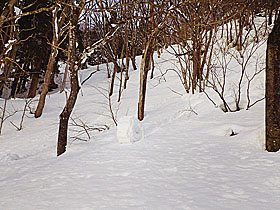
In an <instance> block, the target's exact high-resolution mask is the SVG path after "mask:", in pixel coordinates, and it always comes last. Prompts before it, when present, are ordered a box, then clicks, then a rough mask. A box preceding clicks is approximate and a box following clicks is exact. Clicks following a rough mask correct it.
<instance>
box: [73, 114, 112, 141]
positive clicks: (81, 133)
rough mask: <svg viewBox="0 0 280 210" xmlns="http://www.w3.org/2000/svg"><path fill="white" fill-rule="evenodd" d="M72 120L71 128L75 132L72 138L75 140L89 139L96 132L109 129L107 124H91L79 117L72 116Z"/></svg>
mask: <svg viewBox="0 0 280 210" xmlns="http://www.w3.org/2000/svg"><path fill="white" fill-rule="evenodd" d="M70 120H71V122H70V123H69V130H70V131H72V133H73V134H74V135H73V136H71V137H70V139H71V140H73V141H77V140H79V141H89V140H90V139H91V138H92V136H93V134H94V133H96V132H102V131H106V130H109V126H107V125H98V126H97V125H90V124H89V123H86V122H84V121H83V120H81V119H79V118H76V119H74V118H72V117H71V118H70Z"/></svg>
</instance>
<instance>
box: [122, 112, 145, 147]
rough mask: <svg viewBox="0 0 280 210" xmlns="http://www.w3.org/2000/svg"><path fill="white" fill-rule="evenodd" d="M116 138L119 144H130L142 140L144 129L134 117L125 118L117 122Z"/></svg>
mask: <svg viewBox="0 0 280 210" xmlns="http://www.w3.org/2000/svg"><path fill="white" fill-rule="evenodd" d="M117 137H118V140H119V143H120V144H132V143H134V142H136V141H141V140H142V139H143V138H144V128H143V126H142V124H141V122H139V121H138V120H137V119H136V118H135V117H133V116H125V117H122V118H121V119H120V120H119V121H118V126H117Z"/></svg>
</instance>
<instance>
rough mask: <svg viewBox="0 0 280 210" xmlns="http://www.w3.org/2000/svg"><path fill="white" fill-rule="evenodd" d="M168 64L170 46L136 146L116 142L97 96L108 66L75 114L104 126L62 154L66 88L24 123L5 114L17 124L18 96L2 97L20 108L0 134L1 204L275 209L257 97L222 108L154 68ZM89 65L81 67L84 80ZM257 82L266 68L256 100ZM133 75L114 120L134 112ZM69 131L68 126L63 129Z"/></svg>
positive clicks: (279, 182) (274, 167)
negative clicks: (236, 107)
mask: <svg viewBox="0 0 280 210" xmlns="http://www.w3.org/2000/svg"><path fill="white" fill-rule="evenodd" d="M264 47H265V46H264ZM264 50H265V49H264V48H263V49H262V52H264ZM174 64H175V65H176V62H175V61H174V60H172V58H171V57H170V56H169V55H168V54H167V53H163V54H162V57H161V58H160V59H156V75H155V78H154V79H153V80H149V83H148V90H147V103H146V115H145V119H144V121H143V122H141V124H142V126H143V127H144V133H145V134H144V139H143V140H141V141H137V142H135V143H134V144H119V143H118V138H117V127H115V126H114V123H113V121H112V119H111V117H110V112H109V111H108V105H107V103H108V100H107V99H106V98H105V97H104V95H102V94H101V93H104V94H105V95H106V94H107V87H108V80H107V79H106V71H105V67H106V66H105V65H104V66H101V67H100V68H101V69H104V71H100V72H97V73H96V74H94V75H93V76H92V77H91V79H90V80H88V81H87V82H86V83H85V84H84V85H83V87H82V91H81V92H80V95H79V98H78V101H77V105H76V107H75V110H74V113H73V118H74V119H75V121H76V122H80V124H81V121H82V122H84V123H85V124H86V125H88V126H91V127H98V128H106V126H109V127H110V129H109V130H105V131H103V132H96V131H91V133H90V135H91V139H90V141H77V140H76V141H73V139H70V140H69V144H68V148H67V152H66V153H65V154H63V155H62V156H60V157H56V140H57V132H58V122H59V117H58V116H59V113H60V112H61V111H62V109H63V107H64V104H65V94H64V93H62V94H59V93H55V94H51V95H50V96H49V97H48V98H47V103H46V108H45V110H44V113H43V116H42V117H41V118H39V119H34V118H33V116H32V114H30V113H29V110H28V111H27V113H26V117H25V118H24V122H23V129H22V130H21V131H17V130H16V128H15V127H14V126H13V125H12V124H11V123H10V122H9V121H11V122H13V123H14V124H15V125H19V123H20V120H21V114H22V111H21V109H22V107H23V106H24V104H25V100H23V99H17V100H11V101H8V108H9V112H10V113H12V112H13V111H15V110H17V111H18V112H17V113H16V114H15V115H13V116H11V117H10V118H8V119H7V120H6V121H5V123H4V128H3V132H2V136H1V137H0V189H1V190H0V209H1V210H2V209H3V210H12V209H14V210H39V209H46V210H48V209H50V210H52V209H53V210H56V209H65V210H89V209H97V210H99V209H108V210H118V209H120V210H122V209H149V210H150V209H151V210H157V209H158V210H163V209H167V210H168V209H170V210H171V209H172V210H173V209H191V210H193V209H194V210H195V209H203V210H204V209H233V210H236V209H244V210H250V209H252V210H253V209H254V210H255V209H264V210H267V209H280V175H279V174H280V165H279V162H280V153H279V152H278V153H268V152H266V151H265V150H264V101H261V102H259V103H257V104H256V105H254V106H253V107H252V108H250V109H249V110H245V109H243V110H241V111H239V112H234V113H224V112H222V111H221V109H220V108H217V107H215V106H214V105H213V104H212V103H211V102H210V101H209V99H207V97H206V95H205V94H203V93H196V94H195V95H191V94H186V93H185V91H184V89H183V86H182V85H181V84H180V81H179V79H178V76H177V75H176V74H175V73H174V72H173V71H168V73H167V74H165V75H164V76H161V73H160V71H159V70H161V71H162V72H165V70H166V69H170V68H172V66H173V65H174ZM95 70H96V69H95V67H90V68H89V69H88V70H84V71H81V80H83V79H85V78H86V77H87V75H89V74H90V73H91V72H93V71H95ZM263 80H264V74H263V73H262V74H259V76H258V77H257V78H256V79H255V80H254V81H255V82H256V84H255V85H252V88H251V97H252V98H253V99H255V98H256V99H257V98H261V97H262V96H263V95H260V92H261V93H262V94H263V89H262V90H261V91H260V86H261V85H263V83H264V82H263ZM138 83H139V71H132V72H131V74H130V80H129V82H128V88H127V90H125V91H123V95H122V100H121V104H118V103H116V100H117V91H118V90H117V87H118V86H116V89H115V94H114V96H113V98H112V108H113V112H114V113H116V112H117V111H118V113H117V114H118V115H117V119H121V118H122V117H124V116H136V113H137V96H138V88H139V87H138ZM209 94H210V95H211V94H212V95H211V96H212V97H213V98H215V96H214V93H212V92H211V91H210V92H209ZM245 98H246V97H245ZM215 100H216V101H217V99H215ZM0 102H1V106H3V103H4V102H3V100H1V101H0ZM36 103H37V101H36V100H34V101H33V102H32V103H31V104H30V106H29V107H30V108H31V109H34V107H36ZM218 105H219V104H218ZM105 125H106V126H105ZM76 129H78V128H77V126H76V127H75V126H70V132H69V137H74V136H76V135H77V132H75V131H73V130H76ZM232 133H234V134H237V135H234V136H231V135H230V134H232ZM83 138H86V136H83Z"/></svg>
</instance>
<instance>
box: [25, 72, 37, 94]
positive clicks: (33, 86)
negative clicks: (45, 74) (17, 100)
mask: <svg viewBox="0 0 280 210" xmlns="http://www.w3.org/2000/svg"><path fill="white" fill-rule="evenodd" d="M38 83H39V74H38V73H34V74H33V76H32V80H31V85H30V88H29V92H28V96H27V98H34V97H35V96H36V91H37V87H38Z"/></svg>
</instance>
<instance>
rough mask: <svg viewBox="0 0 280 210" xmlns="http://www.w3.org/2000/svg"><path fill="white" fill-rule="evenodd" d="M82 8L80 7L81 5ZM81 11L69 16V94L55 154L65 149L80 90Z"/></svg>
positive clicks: (62, 116) (61, 120)
mask: <svg viewBox="0 0 280 210" xmlns="http://www.w3.org/2000/svg"><path fill="white" fill-rule="evenodd" d="M82 2H84V1H82ZM81 8H82V7H81ZM80 12H81V11H79V9H78V8H77V9H75V10H74V11H73V16H72V17H71V26H70V27H73V29H71V31H70V35H69V45H70V67H69V70H70V83H71V92H70V96H69V98H68V99H67V101H66V105H65V107H64V109H63V111H62V113H61V114H60V116H59V117H60V121H59V131H58V140H57V156H59V155H61V154H63V153H64V152H65V151H66V145H67V133H68V121H69V118H70V115H71V113H72V111H73V108H74V106H75V103H76V100H77V96H78V93H79V90H80V86H79V82H78V65H76V62H75V61H76V39H77V38H76V33H75V29H76V26H77V24H78V18H79V14H80Z"/></svg>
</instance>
